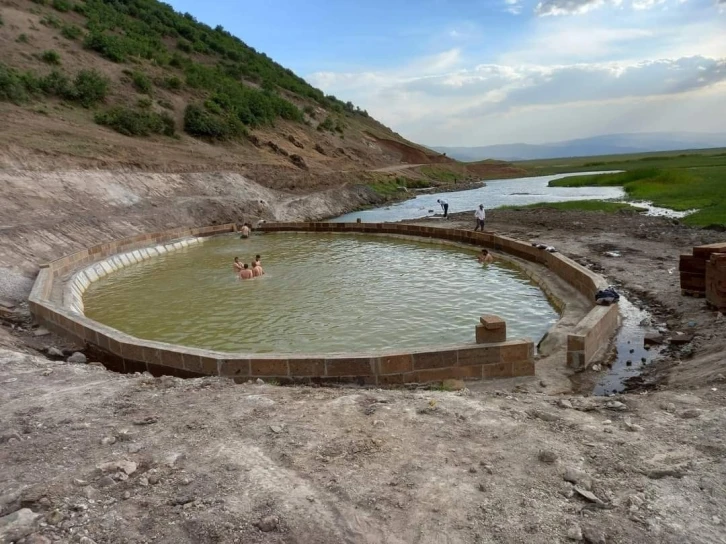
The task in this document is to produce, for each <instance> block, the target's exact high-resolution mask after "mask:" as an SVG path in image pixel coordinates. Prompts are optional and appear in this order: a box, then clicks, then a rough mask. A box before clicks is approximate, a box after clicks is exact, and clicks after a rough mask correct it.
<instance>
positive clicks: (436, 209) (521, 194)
mask: <svg viewBox="0 0 726 544" xmlns="http://www.w3.org/2000/svg"><path fill="white" fill-rule="evenodd" d="M610 173H614V172H612V171H611V172H575V173H571V174H556V175H552V176H536V177H526V178H511V179H500V180H490V181H487V182H486V185H485V186H484V187H478V188H476V189H469V190H466V191H451V192H447V193H435V194H428V193H427V194H421V195H418V196H416V197H414V198H411V199H409V200H405V201H403V202H398V203H396V204H391V205H389V206H384V207H381V208H373V209H370V210H361V211H357V212H352V213H347V214H345V215H341V216H340V217H336V218H335V219H331V220H330V221H335V222H343V223H344V222H351V223H354V222H355V221H356V220H358V219H360V220H361V221H363V222H364V223H386V222H395V221H404V220H407V219H418V218H421V217H426V216H430V215H433V214H434V213H441V207H440V206H439V204H438V203H437V202H436V201H437V200H438V199H445V200H447V201H448V202H449V213H456V212H466V211H472V212H473V211H474V210H475V209H476V208H477V206H479V204H484V208H485V209H487V210H491V209H493V208H499V207H500V206H522V205H526V204H536V203H539V202H566V201H568V200H614V201H624V200H625V198H626V195H625V191H624V190H623V188H622V187H548V186H547V184H548V183H549V182H550V181H552V180H555V179H561V178H566V177H570V176H580V175H583V174H610ZM634 204H635V203H634ZM637 205H638V206H641V207H645V208H647V209H648V215H667V216H672V217H681V216H682V215H684V213H683V212H681V213H678V212H675V213H674V212H673V211H672V210H666V209H664V208H657V207H655V206H652V205H650V203H647V202H638V203H637Z"/></svg>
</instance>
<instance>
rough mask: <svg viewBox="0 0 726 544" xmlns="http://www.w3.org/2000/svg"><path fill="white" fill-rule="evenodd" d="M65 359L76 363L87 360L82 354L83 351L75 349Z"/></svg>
mask: <svg viewBox="0 0 726 544" xmlns="http://www.w3.org/2000/svg"><path fill="white" fill-rule="evenodd" d="M67 361H68V362H69V363H73V364H77V365H85V364H86V363H87V362H88V359H86V356H85V355H83V353H81V352H80V351H76V352H75V353H74V354H73V355H71V356H70V357H68V359H67Z"/></svg>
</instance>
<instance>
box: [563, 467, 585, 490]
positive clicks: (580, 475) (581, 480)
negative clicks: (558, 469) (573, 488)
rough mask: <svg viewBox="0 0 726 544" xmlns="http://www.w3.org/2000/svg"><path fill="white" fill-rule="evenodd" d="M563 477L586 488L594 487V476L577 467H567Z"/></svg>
mask: <svg viewBox="0 0 726 544" xmlns="http://www.w3.org/2000/svg"><path fill="white" fill-rule="evenodd" d="M562 478H563V479H564V480H565V481H566V482H570V483H571V484H575V485H578V486H580V487H582V488H583V489H585V490H590V489H592V478H591V477H590V476H588V475H587V474H586V473H584V472H582V471H581V470H577V469H576V468H572V467H568V468H567V469H565V473H564V474H563V475H562Z"/></svg>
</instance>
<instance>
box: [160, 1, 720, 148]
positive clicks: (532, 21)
mask: <svg viewBox="0 0 726 544" xmlns="http://www.w3.org/2000/svg"><path fill="white" fill-rule="evenodd" d="M170 4H171V5H172V6H174V8H175V9H177V10H178V11H182V12H189V13H191V14H192V15H194V16H195V17H196V18H197V19H198V20H199V21H202V22H205V23H207V24H209V25H211V26H216V25H218V24H221V25H222V26H224V28H225V29H227V30H229V31H230V32H232V33H233V34H235V35H237V36H238V37H240V38H241V39H242V40H243V41H244V42H246V43H247V44H248V45H250V46H252V47H254V48H255V49H257V50H258V51H261V52H264V53H266V54H267V55H268V56H270V57H271V58H273V59H275V60H276V61H277V62H279V63H280V64H282V65H283V66H286V67H288V68H290V69H292V70H293V71H294V72H295V73H297V74H298V75H300V76H302V77H304V78H305V79H306V80H307V81H308V82H310V83H311V84H313V85H314V86H316V87H318V88H320V89H322V90H323V91H325V92H326V93H328V94H334V95H335V96H337V97H338V98H340V99H341V100H344V101H351V102H353V103H354V104H356V105H357V106H360V107H361V108H363V109H366V110H368V112H369V113H370V114H371V115H372V116H373V117H375V118H376V119H378V120H379V121H381V122H383V123H384V124H385V125H387V126H389V127H391V128H392V129H393V130H395V131H396V132H398V133H400V134H401V135H403V136H404V137H406V138H408V139H410V140H413V141H415V142H418V143H422V144H426V145H433V146H435V145H439V146H479V145H491V144H499V143H515V142H525V143H534V144H536V143H544V142H553V141H561V140H567V139H572V138H582V137H589V136H595V135H599V134H611V133H623V132H629V133H632V132H660V131H665V132H673V131H694V132H721V133H723V132H726V0H476V1H475V0H405V1H404V0H365V1H363V0H305V1H302V0H274V1H272V2H252V1H249V0H246V1H239V0H237V1H234V0H207V1H206V2H203V3H202V2H199V1H198V0H194V1H193V0H172V1H171V2H170Z"/></svg>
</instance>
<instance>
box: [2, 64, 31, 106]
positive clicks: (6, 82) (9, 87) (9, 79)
mask: <svg viewBox="0 0 726 544" xmlns="http://www.w3.org/2000/svg"><path fill="white" fill-rule="evenodd" d="M28 98H29V96H28V91H27V89H26V86H25V82H24V81H23V79H22V77H21V75H20V74H19V73H18V72H17V71H15V70H13V69H12V68H8V67H7V66H5V65H4V64H2V63H0V100H3V101H6V102H13V103H14V104H21V103H23V102H25V101H27V100H28Z"/></svg>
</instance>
